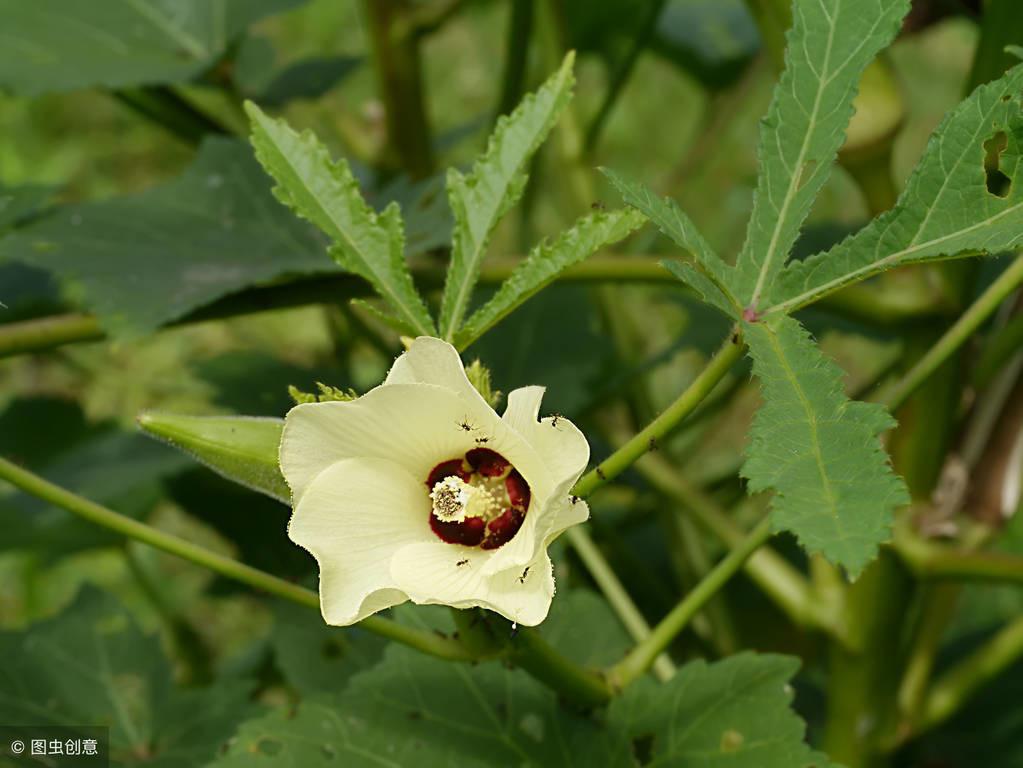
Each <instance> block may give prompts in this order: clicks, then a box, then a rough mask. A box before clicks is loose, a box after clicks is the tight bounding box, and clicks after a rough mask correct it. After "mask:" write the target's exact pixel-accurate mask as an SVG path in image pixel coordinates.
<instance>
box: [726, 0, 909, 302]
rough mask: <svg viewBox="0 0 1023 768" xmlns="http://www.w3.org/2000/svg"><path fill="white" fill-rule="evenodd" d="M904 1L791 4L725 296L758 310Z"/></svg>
mask: <svg viewBox="0 0 1023 768" xmlns="http://www.w3.org/2000/svg"><path fill="white" fill-rule="evenodd" d="M908 8H909V2H908V0H859V1H858V2H855V3H853V2H842V0H796V2H795V5H794V12H793V17H794V22H793V27H792V29H791V30H790V31H789V33H788V38H787V39H788V45H787V48H786V52H785V71H784V73H782V77H781V80H780V82H779V83H778V86H777V87H776V88H775V91H774V98H773V100H772V101H771V106H770V108H769V110H768V113H767V117H766V118H765V119H764V121H763V123H762V124H761V127H760V145H759V149H758V155H759V157H760V177H759V180H758V183H757V190H756V194H755V195H754V198H753V213H752V216H751V218H750V222H749V227H748V229H747V232H746V242H745V244H744V245H743V248H742V251H741V252H740V254H739V258H738V260H737V262H736V274H735V280H734V284H733V290H732V293H733V294H734V295H735V296H736V297H737V298H739V299H740V301H741V302H742V303H743V304H744V305H745V306H752V307H753V308H758V307H760V306H761V303H762V300H763V299H764V298H765V294H767V293H768V291H769V290H770V288H771V284H772V282H773V280H774V277H775V276H776V275H777V274H778V273H779V272H780V271H781V269H782V267H783V266H784V264H785V260H786V258H788V254H789V251H790V250H791V248H792V245H793V243H795V241H796V237H797V236H798V235H799V228H800V227H801V226H802V224H803V220H804V219H805V218H806V216H807V214H808V213H809V212H810V206H811V205H812V204H813V201H814V199H815V198H816V197H817V193H818V192H819V191H820V189H821V187H822V186H823V185H824V182H825V181H826V180H827V177H828V175H829V174H830V173H831V166H832V164H833V163H834V160H835V155H836V154H837V152H838V149H839V147H841V146H842V142H843V140H844V136H845V129H846V126H847V125H848V123H849V119H850V118H851V117H852V114H853V106H852V102H853V98H854V97H855V95H856V85H857V83H858V82H859V79H860V75H861V74H862V72H863V70H864V69H865V68H866V66H867V64H869V63H870V61H871V60H872V59H873V58H874V57H875V56H876V55H877V53H878V52H879V51H880V50H881V49H882V48H884V47H885V46H886V45H888V43H890V42H891V40H892V38H894V37H895V34H896V33H897V32H898V31H899V27H900V25H901V21H902V17H903V16H905V14H906V11H907V10H908Z"/></svg>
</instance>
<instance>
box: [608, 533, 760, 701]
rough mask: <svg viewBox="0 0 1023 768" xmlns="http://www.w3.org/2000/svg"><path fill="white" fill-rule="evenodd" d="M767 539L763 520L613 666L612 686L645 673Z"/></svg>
mask: <svg viewBox="0 0 1023 768" xmlns="http://www.w3.org/2000/svg"><path fill="white" fill-rule="evenodd" d="M770 537H771V522H770V520H769V519H767V518H764V519H763V520H761V521H760V522H759V523H758V524H757V526H756V527H755V528H754V529H753V530H752V531H751V532H750V533H749V535H748V536H746V538H744V539H743V541H742V542H741V543H740V544H739V546H737V547H735V548H734V549H733V550H732V551H731V552H729V553H728V554H727V555H726V556H725V557H724V559H723V560H721V562H719V563H718V564H717V565H716V566H714V568H713V569H712V570H711V571H710V573H708V574H707V575H706V576H705V577H704V578H703V579H701V580H700V583H699V584H697V585H696V587H694V588H693V590H692V591H691V592H690V593H689V594H688V595H686V596H685V598H683V600H682V601H681V602H680V603H679V604H678V605H677V606H675V608H674V609H672V611H671V613H669V614H668V615H667V616H665V617H664V619H662V620H661V623H660V624H658V625H657V626H656V627H654V630H653V632H651V633H650V637H648V638H647V639H646V640H644V641H642V642H641V643H639V644H638V645H637V646H636V647H635V648H633V649H632V651H631V652H630V653H629V655H628V656H626V657H625V658H624V659H622V660H621V661H620V662H619V663H618V664H616V665H615V666H614V667H613V668H612V669H611V671H610V673H609V676H610V678H611V680H612V681H613V682H614V683H615V685H617V686H620V687H625V686H626V685H628V684H629V683H631V682H632V681H633V680H635V679H636V678H637V677H639V676H640V675H642V674H643V673H644V672H646V671H647V670H648V669H649V668H650V665H651V664H652V663H653V661H654V659H655V658H657V656H659V655H660V654H661V653H662V652H663V651H664V650H665V649H666V648H667V647H668V646H669V645H671V642H672V641H673V640H674V639H675V637H676V636H677V635H678V634H679V633H680V632H681V631H682V630H683V629H685V627H686V625H687V624H688V623H689V621H690V619H692V618H693V616H695V615H696V614H697V613H698V612H699V611H700V609H702V608H703V607H704V606H705V605H706V604H707V602H708V601H709V600H710V599H711V598H712V597H714V595H715V594H717V592H718V591H719V590H720V589H721V588H722V587H724V585H725V584H727V583H728V581H729V580H730V579H731V578H732V577H733V576H734V575H735V574H736V573H738V572H739V571H740V570H741V569H742V566H743V564H744V563H745V562H746V560H747V559H748V558H749V557H750V556H751V555H752V554H753V553H754V552H756V550H757V549H759V548H760V547H761V546H762V545H763V544H764V542H766V541H767V540H768V539H769V538H770Z"/></svg>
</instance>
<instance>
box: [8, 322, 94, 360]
mask: <svg viewBox="0 0 1023 768" xmlns="http://www.w3.org/2000/svg"><path fill="white" fill-rule="evenodd" d="M103 338H106V333H105V332H104V331H103V328H102V327H101V326H100V324H99V320H97V319H96V318H95V317H92V316H91V315H83V314H79V313H74V314H68V315H53V316H52V317H42V318H39V319H37V320H24V321H22V322H20V323H8V324H5V325H0V357H9V356H11V355H23V354H25V353H26V352H37V351H39V350H43V349H52V348H53V347H59V346H62V345H64V344H74V343H76V342H81V341H99V340H100V339H103Z"/></svg>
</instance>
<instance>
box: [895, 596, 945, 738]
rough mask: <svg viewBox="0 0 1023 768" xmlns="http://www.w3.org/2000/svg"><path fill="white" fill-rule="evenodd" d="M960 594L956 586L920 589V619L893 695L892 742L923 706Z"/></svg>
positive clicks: (899, 736)
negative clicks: (895, 709) (896, 711)
mask: <svg viewBox="0 0 1023 768" xmlns="http://www.w3.org/2000/svg"><path fill="white" fill-rule="evenodd" d="M960 591H961V590H960V587H959V585H958V584H940V585H931V586H925V587H924V589H923V590H922V593H921V595H920V600H921V604H922V608H921V612H920V619H919V620H918V621H917V622H916V626H915V627H914V630H913V633H914V640H913V644H912V648H911V650H910V652H909V656H908V658H907V660H906V664H905V671H904V672H903V675H902V682H901V684H900V685H899V691H898V694H897V701H898V707H899V715H900V718H901V720H900V722H899V723H897V724H896V725H895V727H894V733H893V735H892V739H893V740H894V741H896V742H898V741H900V740H901V739H902V738H903V736H902V734H903V733H905V732H908V728H907V727H906V726H905V725H904V724H905V723H912V722H913V721H914V720H915V718H916V717H917V715H918V713H919V712H920V711H921V709H922V708H923V706H924V702H925V701H926V694H927V686H928V683H929V682H930V679H931V674H932V673H933V671H934V663H935V660H936V659H937V657H938V652H939V651H940V650H941V639H942V635H943V633H944V631H945V627H946V626H948V623H949V621H951V619H952V617H953V615H954V614H955V611H956V607H957V602H958V597H959V593H960Z"/></svg>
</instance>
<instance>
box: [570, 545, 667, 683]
mask: <svg viewBox="0 0 1023 768" xmlns="http://www.w3.org/2000/svg"><path fill="white" fill-rule="evenodd" d="M565 536H566V538H567V539H568V543H569V544H571V545H572V548H573V549H574V550H575V552H576V554H577V555H579V559H580V560H582V561H583V565H584V566H586V570H587V571H588V572H589V574H590V576H592V577H593V580H594V581H595V582H596V583H597V586H598V587H599V588H600V591H601V592H602V593H603V594H604V597H605V598H607V602H608V604H609V605H610V606H611V609H612V610H613V611H614V612H615V614H617V616H618V619H619V620H620V621H621V622H622V625H623V626H624V627H625V630H626V631H627V632H628V633H629V635H630V636H631V637H632V639H633V640H634V641H636V642H637V643H642V642H644V641H646V640H647V639H648V638H649V637H650V625H649V624H647V622H646V619H644V618H643V614H642V613H640V612H639V608H637V607H636V604H635V603H634V602H633V601H632V598H631V597H629V593H628V592H626V591H625V587H624V586H623V585H622V582H621V581H619V579H618V576H617V575H616V574H615V572H614V569H613V568H612V567H611V564H610V563H608V562H607V560H606V559H605V558H604V555H603V554H602V553H601V551H600V549H599V548H598V547H597V545H596V544H595V543H594V542H593V539H591V538H590V534H589V533H587V531H586V529H585V528H583V527H581V526H577V527H575V528H569V529H568V530H567V531H566V532H565ZM654 673H655V674H656V675H657V677H658V679H659V680H661V681H662V682H663V681H666V680H670V679H671V678H672V676H673V675H674V674H675V665H674V663H672V661H671V659H670V658H669V657H668V655H667V654H660V655H658V657H657V659H656V661H655V662H654Z"/></svg>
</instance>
